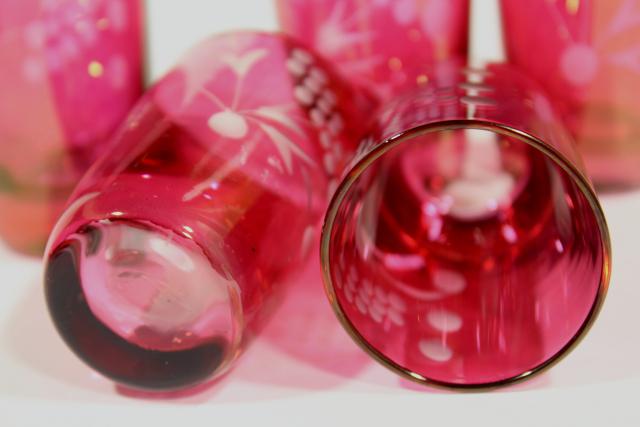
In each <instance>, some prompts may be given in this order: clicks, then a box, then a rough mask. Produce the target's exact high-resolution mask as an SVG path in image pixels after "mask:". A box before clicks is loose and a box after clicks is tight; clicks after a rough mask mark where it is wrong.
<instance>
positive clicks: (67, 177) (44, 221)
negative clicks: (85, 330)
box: [0, 0, 143, 255]
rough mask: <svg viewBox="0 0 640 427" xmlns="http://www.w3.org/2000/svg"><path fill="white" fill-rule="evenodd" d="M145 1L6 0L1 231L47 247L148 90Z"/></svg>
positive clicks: (10, 238) (0, 73) (13, 242)
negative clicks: (83, 182) (80, 185)
mask: <svg viewBox="0 0 640 427" xmlns="http://www.w3.org/2000/svg"><path fill="white" fill-rule="evenodd" d="M141 15H142V3H141V1H138V0H131V1H128V0H127V1H124V0H108V1H107V0H90V1H76V0H52V1H44V0H21V1H3V2H0V64H2V66H0V93H1V94H2V95H1V96H0V97H1V99H2V100H1V101H0V236H1V237H2V238H3V239H4V240H5V242H6V243H7V244H8V245H9V246H11V247H13V248H15V249H17V250H19V251H22V252H26V253H30V254H37V255H42V251H43V249H44V246H45V242H46V239H47V236H48V235H49V232H50V231H51V228H52V227H53V224H54V223H55V220H56V219H57V217H58V215H59V214H60V213H61V212H62V208H63V205H64V203H65V201H66V199H67V197H68V196H69V195H70V193H71V191H72V190H73V187H74V186H75V184H76V183H77V182H78V180H79V179H80V177H81V176H82V174H83V173H84V172H86V170H87V169H88V167H89V166H90V164H91V163H92V161H93V160H95V158H96V157H97V154H98V153H99V152H100V150H101V149H102V148H103V146H104V143H105V141H106V140H107V139H108V138H109V137H110V136H111V133H112V132H113V131H114V130H115V128H116V127H117V125H118V124H120V122H121V121H122V120H123V119H124V117H125V116H126V113H127V112H128V111H129V109H130V108H131V106H132V105H133V104H134V102H135V101H136V100H137V99H138V97H139V96H140V95H141V93H142V31H141V30H142V26H143V25H142V16H141Z"/></svg>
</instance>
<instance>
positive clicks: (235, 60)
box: [220, 49, 268, 78]
mask: <svg viewBox="0 0 640 427" xmlns="http://www.w3.org/2000/svg"><path fill="white" fill-rule="evenodd" d="M267 54H268V51H267V50H266V49H254V50H250V51H248V52H245V53H243V54H242V55H236V54H232V53H230V54H225V55H222V56H221V57H220V59H221V60H222V62H224V63H225V64H226V65H228V66H229V67H231V69H232V70H233V71H234V72H235V73H236V74H237V75H238V77H239V78H243V77H244V76H245V75H247V73H248V72H249V71H250V70H251V68H252V67H253V66H254V64H256V63H257V62H258V61H260V60H261V59H262V58H264V57H266V56H267Z"/></svg>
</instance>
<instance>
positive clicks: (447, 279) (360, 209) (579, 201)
mask: <svg viewBox="0 0 640 427" xmlns="http://www.w3.org/2000/svg"><path fill="white" fill-rule="evenodd" d="M456 78H457V80H458V81H459V82H458V83H457V84H456V85H450V84H449V83H447V84H445V85H439V83H438V82H437V81H432V82H430V84H429V85H428V86H426V87H425V88H424V89H423V90H421V91H417V92H414V93H410V94H408V95H405V96H404V97H402V98H399V99H397V100H395V101H394V102H391V103H388V104H386V105H385V106H384V108H382V109H381V111H380V112H379V114H378V115H377V124H376V125H374V127H373V130H372V131H371V133H370V135H369V137H367V138H365V140H364V142H363V143H362V146H361V148H360V150H359V155H357V156H356V158H355V159H354V160H353V162H352V164H351V166H350V167H349V168H347V170H346V173H345V175H344V180H343V181H342V183H341V184H340V186H339V187H338V190H337V192H336V195H335V196H334V198H333V200H332V202H331V205H330V208H329V210H328V213H327V216H326V220H325V221H326V222H325V226H324V230H323V234H322V247H321V256H322V268H323V275H324V279H325V284H326V289H327V293H328V295H329V298H330V300H331V303H332V305H333V307H334V309H335V311H336V313H337V314H338V317H339V318H340V320H341V321H342V323H343V325H344V326H345V328H346V329H347V331H348V332H349V333H350V334H351V336H352V337H353V338H354V339H355V340H356V341H357V342H358V343H359V344H360V345H361V346H362V347H363V348H364V349H365V350H366V351H368V352H369V353H370V354H371V355H372V356H373V357H374V358H375V359H377V360H378V361H380V362H381V363H383V364H384V365H385V366H387V367H388V368H390V369H392V370H394V371H395V372H397V373H399V374H400V375H403V376H405V377H407V378H409V379H411V380H414V381H418V382H421V383H427V384H435V385H443V386H450V387H459V388H464V387H486V386H494V385H501V384H507V383H511V382H514V381H516V380H520V379H522V378H525V377H528V376H530V375H531V374H533V373H536V372H538V371H540V370H542V369H543V368H545V367H547V366H549V365H551V364H552V363H553V362H555V361H556V360H558V359H559V358H560V357H561V356H562V355H564V354H565V353H566V352H567V351H568V350H569V349H571V348H572V347H573V346H574V345H575V344H576V343H577V342H578V341H579V339H580V338H581V337H582V336H583V335H584V333H585V332H586V331H587V329H588V328H589V327H590V325H591V324H592V322H593V320H594V318H595V316H596V314H597V313H598V311H599V309H600V307H601V304H602V302H603V299H604V296H605V293H606V290H607V286H608V281H609V268H610V244H609V237H608V231H607V226H606V223H605V219H604V217H603V213H602V210H601V208H600V206H599V204H598V201H597V199H596V196H595V194H594V191H593V189H592V187H591V184H590V183H589V180H588V179H587V178H586V177H585V175H584V171H583V167H582V163H581V162H580V158H579V157H578V155H577V154H576V152H575V150H574V147H573V145H572V140H571V139H570V138H569V137H568V135H567V132H566V131H565V130H564V129H563V127H562V125H561V124H560V122H559V120H558V118H557V116H556V113H555V112H554V109H553V106H552V105H551V104H550V103H549V101H548V99H547V98H546V96H545V95H544V94H543V92H541V91H540V90H539V89H538V88H537V87H536V86H535V84H534V83H532V82H530V81H528V80H527V79H526V78H525V77H523V76H522V75H520V74H519V72H518V71H515V70H513V69H510V68H508V67H507V66H504V65H492V66H489V67H487V68H486V69H480V70H463V72H462V73H460V74H458V75H457V77H456ZM451 80H452V78H449V79H447V81H451Z"/></svg>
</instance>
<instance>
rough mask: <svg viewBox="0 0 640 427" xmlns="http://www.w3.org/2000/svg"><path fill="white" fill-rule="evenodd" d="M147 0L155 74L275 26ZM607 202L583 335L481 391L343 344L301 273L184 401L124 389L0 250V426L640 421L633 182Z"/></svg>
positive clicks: (263, 12) (185, 0) (484, 28)
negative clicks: (592, 311) (528, 376)
mask: <svg viewBox="0 0 640 427" xmlns="http://www.w3.org/2000/svg"><path fill="white" fill-rule="evenodd" d="M489 1H490V0H480V1H478V2H477V3H479V5H480V6H481V7H479V8H476V13H479V15H477V17H479V19H478V20H476V22H478V25H476V27H475V30H476V36H477V38H478V39H481V40H479V41H478V40H476V41H478V43H479V44H478V43H476V42H474V43H473V46H474V47H475V46H476V45H477V46H480V48H479V50H478V49H474V51H475V52H476V53H478V54H479V56H481V57H484V58H493V57H494V56H493V55H495V53H496V46H495V43H494V44H491V43H488V42H489V41H490V40H495V37H493V36H492V33H491V31H493V30H495V28H496V25H497V22H498V21H497V19H495V16H493V15H491V13H490V12H491V11H492V10H493V9H492V8H490V7H488V6H487V3H489ZM149 3H150V4H149V7H150V17H151V23H150V34H151V36H150V41H151V55H150V58H151V74H152V75H154V76H158V75H160V74H161V73H162V72H164V71H165V70H166V69H167V68H168V67H169V66H170V64H172V63H173V62H174V61H175V60H176V59H177V58H178V57H179V56H180V52H181V51H182V50H183V49H184V48H186V47H188V46H189V45H190V44H191V43H192V42H194V41H197V40H198V39H199V38H201V37H202V36H204V35H206V34H208V33H210V32H215V31H219V30H225V29H230V28H234V27H241V28H247V27H257V28H272V27H274V25H275V17H274V13H273V11H272V9H271V2H270V1H269V0H242V1H241V0H235V1H211V0H209V1H207V0H181V1H169V0H150V1H149ZM485 38H486V39H485ZM482 40H486V43H485V42H482ZM603 204H604V207H605V210H606V213H607V215H608V219H609V222H610V226H611V232H612V236H613V245H614V266H613V280H612V282H611V289H610V292H609V296H608V299H607V302H606V304H605V307H604V310H603V311H602V315H601V316H600V318H599V319H598V321H597V322H596V324H595V326H594V328H593V330H592V332H591V333H590V335H589V336H588V337H587V338H586V339H585V340H584V342H583V343H582V344H581V345H580V346H579V347H578V348H577V349H576V350H575V351H574V352H573V353H572V354H571V355H570V356H569V357H568V358H567V359H565V360H564V361H563V362H562V363H561V364H560V365H558V366H556V367H555V368H554V369H553V370H551V371H550V372H549V373H547V374H545V375H543V376H541V377H538V378H536V379H534V380H533V381H530V382H526V383H524V384H522V385H519V386H516V387H512V388H507V389H501V390H499V391H494V392H490V393H474V394H469V393H464V394H454V393H448V392H442V391H440V390H434V389H424V388H416V386H413V385H410V384H407V383H406V382H403V381H401V380H399V379H398V378H397V377H395V376H394V375H393V374H391V373H388V372H387V371H386V370H384V369H383V368H381V367H379V366H378V365H377V364H375V363H374V362H372V361H370V360H369V359H368V358H367V357H366V356H364V355H363V354H362V352H360V351H359V349H357V348H356V347H355V345H354V344H352V343H351V341H350V340H349V339H348V338H347V337H346V334H345V333H344V332H343V331H342V330H341V329H340V327H339V326H338V324H337V322H336V321H335V320H334V318H333V314H332V313H331V312H330V309H329V307H328V303H327V302H326V301H325V300H324V296H323V294H322V291H321V289H320V283H309V284H308V285H309V288H306V289H305V288H303V287H301V288H299V290H298V291H297V292H309V295H307V299H306V301H309V306H308V307H291V306H287V305H285V306H284V307H283V308H282V310H281V311H280V312H279V314H278V316H276V318H275V319H274V322H273V323H272V324H271V325H270V327H269V328H268V330H267V331H265V333H264V334H263V337H262V338H261V339H259V340H257V341H256V342H255V343H254V344H253V346H252V347H251V348H250V349H249V351H248V352H247V354H245V356H244V357H243V358H242V359H241V361H240V363H239V364H238V366H237V368H236V369H235V370H234V371H233V372H232V373H231V375H229V376H228V377H226V378H225V379H224V380H222V381H221V382H220V383H218V384H216V385H215V386H213V387H211V388H208V389H206V390H204V391H203V392H201V393H199V394H196V395H193V396H190V397H184V398H180V399H172V400H150V399H141V398H133V397H126V396H123V395H122V394H121V393H117V392H116V390H115V389H114V387H113V386H112V385H111V384H110V383H109V382H108V381H106V380H104V379H102V378H100V377H98V376H97V375H95V374H93V373H92V372H91V371H90V370H89V369H88V368H86V367H85V366H84V365H83V364H82V363H81V362H79V361H78V360H77V359H76V358H75V357H74V356H73V355H72V354H70V352H69V351H68V350H67V349H66V347H65V346H64V345H63V344H62V342H61V340H60V339H59V338H58V337H57V335H56V333H55V332H54V330H53V327H52V325H51V323H50V322H49V319H48V315H47V313H46V310H45V307H44V301H43V295H42V289H41V267H40V263H39V262H37V261H35V260H31V259H25V258H21V257H18V256H16V255H14V254H12V253H10V252H9V251H8V250H6V249H4V248H0V272H1V274H2V285H1V287H0V426H20V425H35V426H56V425H65V426H83V427H84V426H98V425H101V426H102V425H104V426H115V425H118V426H135V425H145V426H146V425H149V426H160V425H162V426H164V425H175V426H186V425H210V426H218V425H220V426H225V427H226V426H244V425H250V424H249V423H254V424H256V425H265V424H266V425H276V426H277V425H295V426H307V425H327V426H330V425H334V424H336V422H338V425H347V424H352V425H358V426H360V425H364V426H368V425H384V426H400V425H416V426H423V425H424V426H440V425H460V426H472V425H496V426H498V425H505V426H507V425H508V426H514V425H518V426H519V425H532V426H546V425H603V426H610V425H636V426H637V425H640V409H639V406H640V405H639V403H640V401H639V398H638V390H640V334H639V333H638V330H637V329H636V328H637V327H638V326H639V325H640V309H639V307H640V288H639V287H638V286H637V282H638V281H637V277H638V276H639V273H638V272H639V271H640V270H639V267H638V265H639V264H640V257H639V255H638V247H639V245H640V222H638V221H637V220H636V218H638V214H640V192H635V193H623V194H617V195H607V196H604V197H603ZM296 315H297V316H298V317H296ZM300 316H301V317H303V319H300ZM283 331H286V333H284V332H283Z"/></svg>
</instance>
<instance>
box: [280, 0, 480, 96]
mask: <svg viewBox="0 0 640 427" xmlns="http://www.w3.org/2000/svg"><path fill="white" fill-rule="evenodd" d="M276 5H277V8H278V17H279V22H280V26H281V28H282V30H283V31H284V32H286V33H288V34H290V35H292V36H294V37H296V38H298V39H299V40H300V41H302V42H303V43H305V44H306V45H307V46H309V47H311V48H313V49H314V50H316V51H317V52H318V53H319V54H321V55H323V56H324V57H326V58H327V59H329V60H331V61H332V62H333V63H335V64H336V66H337V69H338V70H339V71H341V72H342V74H343V75H344V76H345V77H346V78H348V79H349V81H350V82H351V83H353V84H356V85H358V86H366V87H368V88H370V90H372V91H373V92H375V93H376V94H377V95H378V96H379V97H381V98H388V97H389V96H392V95H394V94H396V93H397V92H399V91H402V90H407V89H413V88H415V87H420V86H423V85H425V84H426V83H427V82H428V81H429V80H430V79H433V78H436V77H437V78H439V79H443V78H444V76H446V75H449V74H450V71H451V70H452V69H454V68H456V67H457V66H459V65H461V64H464V63H465V62H466V57H467V38H468V15H469V1H468V0H276Z"/></svg>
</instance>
